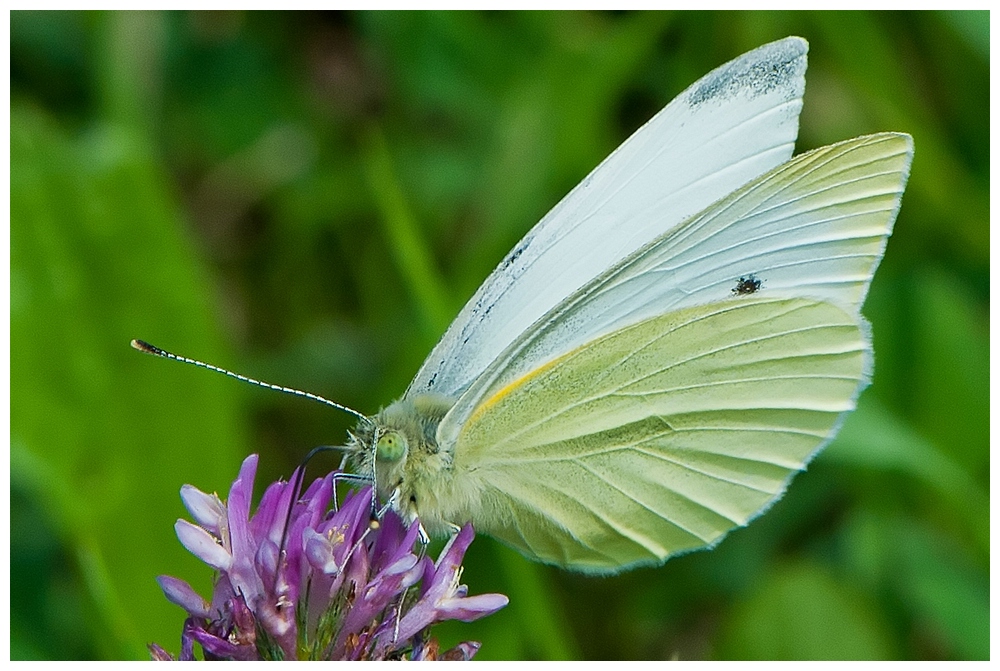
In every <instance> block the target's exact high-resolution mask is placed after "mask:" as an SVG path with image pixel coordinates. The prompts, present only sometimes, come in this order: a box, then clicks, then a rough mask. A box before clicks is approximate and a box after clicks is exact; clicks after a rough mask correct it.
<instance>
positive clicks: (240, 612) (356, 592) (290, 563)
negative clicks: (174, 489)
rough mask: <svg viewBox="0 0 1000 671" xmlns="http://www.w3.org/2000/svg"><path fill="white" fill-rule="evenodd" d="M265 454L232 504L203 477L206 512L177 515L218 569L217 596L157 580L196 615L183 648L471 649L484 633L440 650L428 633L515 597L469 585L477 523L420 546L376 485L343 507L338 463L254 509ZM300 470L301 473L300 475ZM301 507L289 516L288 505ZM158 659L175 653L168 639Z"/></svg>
mask: <svg viewBox="0 0 1000 671" xmlns="http://www.w3.org/2000/svg"><path fill="white" fill-rule="evenodd" d="M256 471H257V455H251V456H249V457H247V458H246V460H245V461H244V462H243V466H242V467H241V468H240V474H239V476H238V477H237V478H236V481H235V482H234V483H233V486H232V488H231V489H230V491H229V498H228V500H227V501H226V502H225V503H224V502H223V501H222V500H220V499H219V497H218V496H217V495H215V494H205V493H204V492H202V491H199V490H198V489H196V488H195V487H192V486H191V485H184V487H182V488H181V499H182V500H183V501H184V505H185V506H186V507H187V509H188V512H190V513H191V516H192V517H193V518H194V520H195V521H196V522H197V524H192V523H191V522H188V521H186V520H177V524H176V525H175V526H174V528H175V530H176V531H177V537H178V539H179V540H180V541H181V543H182V544H183V545H184V547H186V548H187V549H188V550H190V551H191V552H192V553H193V554H194V555H195V556H197V557H198V558H199V559H201V560H202V561H204V562H205V563H206V564H208V565H209V566H211V567H212V568H213V569H215V570H216V571H217V572H218V574H217V578H216V580H215V586H214V589H213V591H212V598H211V600H210V601H206V600H205V599H204V598H202V597H201V596H200V595H198V594H197V593H196V592H195V591H194V590H193V589H192V588H191V586H190V585H188V584H187V583H186V582H185V581H183V580H180V579H178V578H172V577H170V576H160V577H159V578H158V579H157V580H158V582H159V583H160V587H161V588H162V589H163V593H164V595H166V597H167V599H168V600H169V601H171V602H172V603H175V604H177V605H178V606H180V607H181V608H183V609H184V610H185V611H187V614H188V617H187V620H185V622H184V627H183V631H182V633H181V652H180V659H182V660H192V659H195V656H194V644H195V643H197V644H198V645H200V646H201V648H202V650H203V651H204V656H205V659H240V660H260V659H348V660H358V659H404V658H409V659H470V658H471V657H472V656H473V655H475V653H476V651H477V650H478V649H479V644H478V643H476V642H466V643H462V644H459V645H458V646H456V647H455V648H453V649H451V650H448V651H446V652H440V650H439V648H438V645H437V642H436V641H434V640H433V639H431V638H430V637H429V636H428V629H429V627H430V626H431V625H433V624H435V623H437V622H442V621H444V620H462V621H463V622H471V621H472V620H476V619H478V618H480V617H483V616H485V615H489V614H491V613H494V612H496V611H498V610H500V609H501V608H503V607H504V606H506V605H507V597H506V596H504V595H502V594H480V595H477V596H471V597H470V596H468V595H467V593H468V588H467V587H466V586H465V585H461V584H459V582H460V579H461V575H462V557H463V556H464V555H465V551H466V549H468V547H469V543H471V542H472V538H473V536H474V532H473V530H472V525H471V524H466V525H465V527H464V528H462V530H461V531H460V532H459V533H458V534H457V535H455V536H454V537H453V538H452V539H451V540H450V541H449V542H448V544H447V545H446V546H445V548H444V550H443V551H442V552H441V556H440V557H439V559H438V561H437V562H436V563H435V562H432V561H431V560H430V558H428V557H426V556H418V555H417V554H414V552H413V547H414V543H415V541H416V540H417V534H418V529H419V525H418V524H416V523H413V524H411V525H410V527H409V528H407V527H405V526H404V524H403V522H402V520H400V518H399V516H397V515H396V514H395V513H394V512H391V511H390V512H388V513H386V515H385V516H384V517H383V519H382V520H381V521H380V522H379V523H375V522H372V521H371V519H370V515H371V490H370V488H365V489H362V490H360V491H357V492H351V493H349V494H348V495H347V498H346V499H345V500H344V504H343V506H342V507H340V509H339V510H329V508H330V505H331V503H334V502H333V483H334V474H333V473H331V474H329V475H327V476H326V477H324V478H320V479H318V480H316V481H315V482H313V483H312V485H310V486H309V488H308V489H307V490H306V491H305V493H304V494H303V495H302V497H301V498H299V499H298V500H297V501H293V500H292V499H293V497H294V495H295V492H294V491H293V490H294V487H293V485H292V484H291V483H289V482H280V481H279V482H275V483H273V484H271V485H270V486H269V487H268V488H267V490H266V491H265V492H264V496H263V498H262V499H261V501H260V504H259V505H258V506H257V511H256V512H255V513H254V514H253V516H252V517H251V515H250V498H251V494H252V492H253V480H254V475H255V473H256ZM294 481H295V478H294V477H293V478H292V482H294ZM290 505H291V506H292V513H291V516H290V518H289V521H288V525H287V537H286V538H285V541H284V545H285V547H284V552H282V551H281V546H282V536H283V534H285V528H286V514H287V512H288V508H289V506H290ZM149 650H150V653H151V655H152V657H153V658H154V659H173V657H172V656H171V655H170V654H169V653H168V652H166V651H165V650H164V649H163V648H161V647H160V646H158V645H156V644H151V645H150V646H149Z"/></svg>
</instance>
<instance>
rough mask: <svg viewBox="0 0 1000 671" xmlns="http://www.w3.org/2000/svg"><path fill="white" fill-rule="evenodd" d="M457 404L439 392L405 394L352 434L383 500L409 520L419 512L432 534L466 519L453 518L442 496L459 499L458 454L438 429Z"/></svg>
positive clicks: (361, 470) (363, 471)
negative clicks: (455, 472)
mask: <svg viewBox="0 0 1000 671" xmlns="http://www.w3.org/2000/svg"><path fill="white" fill-rule="evenodd" d="M453 405H454V401H453V400H452V399H449V398H446V397H443V396H439V395H434V394H422V395H418V396H415V397H413V398H403V399H400V400H398V401H396V402H395V403H393V404H392V405H390V406H389V407H387V408H385V409H383V410H381V411H380V412H379V413H378V414H376V415H375V416H374V417H372V418H371V422H370V423H369V422H362V423H360V424H359V425H358V427H357V429H356V431H355V433H354V435H353V439H352V448H353V449H352V451H353V465H354V468H355V469H356V472H357V473H358V474H359V475H368V476H371V475H374V477H375V485H376V490H377V492H378V498H379V500H380V501H381V502H382V503H383V504H384V503H386V502H391V504H392V507H393V508H394V509H395V510H396V511H397V512H399V514H400V515H401V516H402V517H403V519H405V520H406V521H407V522H412V521H413V520H414V519H415V518H418V517H419V518H420V521H421V523H422V524H423V525H424V528H425V529H426V530H427V531H428V532H429V533H430V534H432V535H443V534H445V533H447V531H448V529H449V528H450V527H451V526H452V525H455V524H459V523H460V522H462V521H464V520H451V519H448V518H447V517H448V516H447V515H446V514H444V511H445V510H447V509H448V508H451V506H448V505H443V501H442V498H444V499H451V498H453V497H451V496H449V492H450V491H451V490H452V489H453V486H454V477H453V470H452V456H453V455H452V452H451V450H448V449H443V448H442V447H441V446H439V445H438V442H437V428H438V425H439V424H440V423H441V420H442V419H443V418H444V416H445V414H447V412H448V410H450V409H451V407H452V406H453Z"/></svg>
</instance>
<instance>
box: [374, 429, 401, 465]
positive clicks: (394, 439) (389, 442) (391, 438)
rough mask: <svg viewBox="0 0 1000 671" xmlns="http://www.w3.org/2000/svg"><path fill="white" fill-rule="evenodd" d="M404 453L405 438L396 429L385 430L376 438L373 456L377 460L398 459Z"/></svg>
mask: <svg viewBox="0 0 1000 671" xmlns="http://www.w3.org/2000/svg"><path fill="white" fill-rule="evenodd" d="M404 454H406V439H405V438H403V434H401V433H399V432H398V431H387V432H386V433H384V434H383V435H382V437H381V438H379V439H378V444H377V445H376V446H375V458H376V459H378V460H379V461H399V460H400V459H402V458H403V455H404Z"/></svg>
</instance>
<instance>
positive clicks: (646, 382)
mask: <svg viewBox="0 0 1000 671" xmlns="http://www.w3.org/2000/svg"><path fill="white" fill-rule="evenodd" d="M857 319H858V317H857V316H856V315H851V314H849V313H847V312H845V311H844V310H843V309H841V308H839V307H837V306H834V305H832V304H829V303H824V302H815V301H809V300H805V299H768V298H763V297H762V298H758V297H737V298H732V299H729V300H726V301H721V302H718V303H715V304H711V305H707V306H701V307H695V308H688V309H686V310H682V311H679V312H675V313H671V314H667V315H661V316H658V317H654V318H651V319H647V320H644V321H642V322H639V323H638V324H634V325H632V326H628V327H625V328H623V329H621V330H619V331H616V332H614V333H612V334H609V335H606V336H604V337H602V338H598V339H596V340H594V341H592V342H590V343H588V344H586V345H583V346H581V347H579V348H577V349H576V350H574V351H572V352H570V353H568V354H566V355H564V356H563V357H561V358H560V359H558V360H557V361H554V362H552V364H551V365H547V366H543V367H541V368H540V369H538V370H535V371H533V372H532V373H530V374H528V375H525V376H523V377H522V378H521V379H520V380H517V381H516V382H515V383H513V384H511V385H508V386H507V387H505V388H504V389H502V390H500V391H499V392H498V393H497V394H496V395H495V396H493V397H491V398H489V399H487V400H486V401H485V402H484V403H483V404H481V406H480V407H479V408H478V409H477V411H476V412H475V414H474V415H473V416H472V417H471V418H470V420H469V421H468V422H467V424H466V425H465V427H464V429H463V431H462V433H461V435H460V437H459V441H458V445H457V446H456V450H455V469H456V473H457V474H458V475H459V477H462V478H468V479H469V480H470V482H474V483H475V486H476V488H477V489H479V490H480V492H481V500H480V504H479V505H480V509H479V510H477V511H474V514H473V519H475V520H477V526H478V527H479V528H480V529H481V530H483V531H486V532H487V533H490V534H491V535H494V536H496V537H497V538H499V539H501V540H503V541H504V542H506V543H508V544H510V545H512V546H513V547H515V548H517V549H518V550H520V551H522V552H523V553H525V554H526V555H528V556H529V557H533V558H536V559H539V560H541V561H545V562H549V563H555V564H558V565H560V566H566V567H569V568H574V569H578V570H583V571H592V572H614V571H618V570H621V569H622V568H625V567H627V566H631V565H634V564H641V563H655V562H660V561H663V560H664V559H666V558H667V557H668V556H670V555H673V554H676V553H678V552H683V551H685V550H690V549H694V548H698V547H703V546H706V545H711V544H712V543H714V542H716V541H717V540H718V539H719V538H721V537H722V535H724V534H725V533H726V532H727V531H729V530H730V529H732V528H733V527H736V526H739V525H743V524H746V523H747V521H749V520H750V519H751V518H752V517H753V516H755V515H756V514H758V513H759V512H761V511H762V510H763V509H764V508H766V507H767V506H768V505H769V504H770V503H771V502H772V501H773V500H775V498H777V497H778V496H780V494H781V492H782V491H784V488H785V485H786V483H787V480H788V478H789V477H790V476H791V475H792V474H794V473H795V472H796V471H798V470H800V469H801V468H803V466H804V465H805V463H806V462H807V461H808V459H809V457H810V456H811V455H812V454H814V453H815V452H816V450H818V449H819V448H820V447H821V446H822V445H823V444H824V443H825V442H826V441H827V440H828V439H829V438H830V437H831V436H832V434H833V433H834V431H835V427H836V426H837V423H838V420H839V418H840V417H841V415H842V413H844V412H846V411H848V410H850V409H852V408H853V407H854V400H855V398H856V395H857V393H858V391H859V388H860V387H861V386H862V383H863V382H864V380H865V375H866V370H867V366H868V358H869V355H870V347H869V344H868V342H867V340H866V338H865V335H864V333H863V329H862V327H861V326H860V325H859V323H858V321H857Z"/></svg>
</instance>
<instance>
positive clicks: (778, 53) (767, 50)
mask: <svg viewBox="0 0 1000 671" xmlns="http://www.w3.org/2000/svg"><path fill="white" fill-rule="evenodd" d="M808 50H809V43H808V42H806V41H805V40H804V39H802V38H801V37H786V38H785V39H783V40H778V41H777V42H771V43H770V44H765V45H763V46H761V47H758V48H757V49H754V50H753V51H749V52H747V53H745V54H743V55H742V56H739V57H737V58H736V59H734V60H732V61H730V62H728V63H726V64H725V65H722V66H720V67H718V68H716V69H715V70H713V71H712V72H710V73H708V74H707V75H705V76H704V77H702V78H701V79H700V80H699V81H698V82H696V83H695V84H694V86H692V87H691V89H690V90H689V91H688V95H687V101H688V104H690V105H691V106H692V107H697V106H699V105H702V104H704V103H706V102H708V101H710V100H723V101H724V100H727V99H729V98H731V97H733V96H734V95H736V94H737V93H738V92H741V91H742V92H745V93H746V94H747V95H749V96H750V98H751V99H752V98H756V97H758V96H761V95H764V94H767V93H770V92H772V91H774V90H776V89H779V88H784V89H787V96H788V98H789V99H791V98H795V97H798V96H801V95H802V92H803V89H804V76H805V71H806V52H808Z"/></svg>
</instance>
